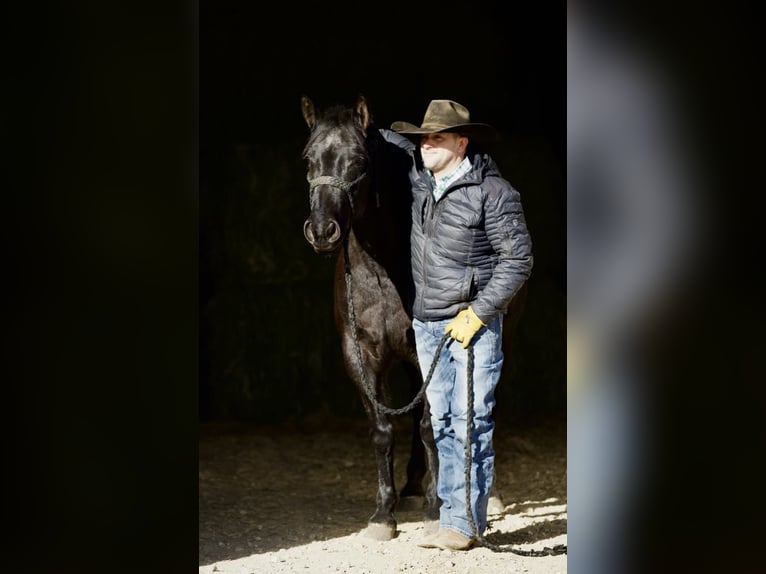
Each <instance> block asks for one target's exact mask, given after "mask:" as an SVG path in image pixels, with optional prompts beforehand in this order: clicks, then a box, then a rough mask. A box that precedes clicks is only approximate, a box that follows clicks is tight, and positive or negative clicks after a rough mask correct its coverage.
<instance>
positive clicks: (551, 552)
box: [343, 237, 567, 557]
mask: <svg viewBox="0 0 766 574" xmlns="http://www.w3.org/2000/svg"><path fill="white" fill-rule="evenodd" d="M343 258H344V268H345V279H346V300H347V302H348V318H349V323H350V324H351V336H352V338H353V339H354V353H355V355H356V361H357V366H358V369H359V374H360V378H361V381H362V388H363V389H364V393H365V394H366V395H367V398H368V399H370V402H371V403H372V404H373V405H374V406H375V408H377V409H380V410H381V411H382V412H384V413H387V414H390V415H400V414H403V413H406V412H407V411H409V410H412V408H413V407H414V406H415V405H416V404H418V403H419V402H420V401H421V400H423V397H424V396H425V392H426V387H428V383H430V382H431V377H432V376H433V374H434V370H435V369H436V362H437V361H438V360H439V356H440V355H441V352H442V347H444V345H445V344H446V342H447V340H448V339H450V336H449V334H446V333H445V335H444V336H443V337H442V338H441V340H440V341H439V345H438V346H437V347H436V352H435V353H434V358H433V360H432V361H431V368H430V369H429V370H428V375H427V376H426V378H425V380H424V381H423V386H421V387H420V390H419V391H418V394H417V395H415V398H414V399H412V401H411V402H410V403H409V404H408V405H406V406H404V407H401V408H398V409H392V408H390V407H388V406H386V405H384V404H382V403H381V402H380V401H378V400H377V398H376V397H375V392H374V390H373V389H372V387H371V386H370V383H369V382H368V381H367V376H366V374H365V372H364V367H363V363H362V350H361V346H360V345H359V336H358V330H357V326H356V314H355V312H354V302H353V299H352V298H351V264H350V262H349V258H348V237H347V238H346V239H345V240H344V241H343ZM467 370H468V373H467V378H468V418H467V420H466V439H467V440H466V444H465V508H466V514H467V515H468V522H469V523H470V525H471V532H473V536H474V538H476V540H477V541H478V542H479V544H481V545H482V546H484V547H486V548H489V549H490V550H492V551H493V552H512V553H513V554H518V555H519V556H533V557H539V556H557V555H559V554H566V553H567V547H566V545H565V544H557V545H556V546H554V547H553V548H550V547H548V546H546V547H544V548H543V549H542V550H522V549H520V548H514V547H512V546H498V545H496V544H492V543H491V542H489V541H488V540H487V539H486V538H484V536H483V535H482V534H479V528H478V527H477V526H476V522H475V520H474V517H473V512H472V511H471V464H472V452H471V444H472V443H471V440H470V439H471V438H472V437H473V426H474V423H473V400H474V394H473V345H469V346H468V361H467Z"/></svg>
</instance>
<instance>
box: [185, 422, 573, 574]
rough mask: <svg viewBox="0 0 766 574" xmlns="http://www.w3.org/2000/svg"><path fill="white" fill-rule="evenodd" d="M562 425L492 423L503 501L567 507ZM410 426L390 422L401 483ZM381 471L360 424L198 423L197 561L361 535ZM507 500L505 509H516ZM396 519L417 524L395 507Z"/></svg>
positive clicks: (539, 533)
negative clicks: (495, 426)
mask: <svg viewBox="0 0 766 574" xmlns="http://www.w3.org/2000/svg"><path fill="white" fill-rule="evenodd" d="M565 430H566V427H565V422H564V421H545V422H543V423H539V424H538V423H536V424H532V425H529V424H528V423H526V424H525V425H524V426H523V427H520V428H515V427H511V428H508V429H505V430H503V429H501V428H498V429H497V431H496V435H495V447H496V452H497V456H496V482H497V486H498V489H499V490H500V493H501V495H502V497H503V502H504V503H505V504H506V505H510V506H514V507H516V505H517V504H522V503H525V502H527V503H528V501H541V500H549V499H556V500H557V502H556V504H557V505H558V504H566V434H565ZM409 432H410V430H409V426H408V424H407V421H405V420H401V421H400V422H399V423H398V424H397V426H396V437H397V446H396V453H395V469H396V471H395V473H396V478H397V480H398V483H397V487H401V486H402V485H403V483H404V469H405V466H406V456H407V451H406V447H407V445H408V444H409V438H408V437H409ZM376 485H377V474H376V470H375V463H374V458H373V453H372V448H371V446H370V443H369V438H368V433H367V426H366V421H363V420H361V421H360V420H340V419H330V418H323V419H321V420H320V419H314V420H305V421H303V422H301V423H288V424H285V425H281V426H258V425H249V424H231V423H201V425H200V437H199V564H200V565H205V564H211V563H213V562H218V561H221V560H235V559H238V558H240V557H243V556H248V555H252V554H261V553H265V552H274V551H276V550H279V549H282V548H289V547H292V546H297V545H303V544H308V543H309V542H313V541H317V540H328V539H331V538H336V537H343V536H348V535H350V534H353V533H356V532H359V531H360V530H362V529H364V528H365V527H366V525H367V520H368V518H369V517H370V515H371V514H372V513H373V512H374V510H375V497H376V488H377V486H376ZM517 511H518V509H517V510H510V509H509V506H506V512H517ZM397 519H398V520H399V521H400V522H402V523H403V522H409V521H417V520H420V513H419V512H417V511H415V512H413V511H407V512H398V513H397ZM563 532H566V520H550V521H546V522H543V523H540V524H535V525H533V526H530V527H525V528H522V529H520V530H517V531H514V532H510V533H507V532H503V533H501V532H492V531H488V532H487V540H489V541H490V542H493V543H495V544H509V543H512V544H519V543H524V544H527V543H533V542H535V541H537V540H543V539H546V538H550V537H553V536H556V535H558V534H561V533H563Z"/></svg>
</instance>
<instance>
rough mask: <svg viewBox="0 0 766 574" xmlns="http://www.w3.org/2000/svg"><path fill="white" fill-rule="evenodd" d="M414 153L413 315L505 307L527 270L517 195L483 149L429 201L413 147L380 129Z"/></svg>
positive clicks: (426, 317) (488, 316)
mask: <svg viewBox="0 0 766 574" xmlns="http://www.w3.org/2000/svg"><path fill="white" fill-rule="evenodd" d="M381 131H382V132H384V133H383V135H384V137H385V138H386V139H388V140H389V141H392V142H394V143H396V144H397V145H399V146H400V147H403V148H405V149H408V150H409V151H410V152H411V153H412V154H413V162H414V163H413V171H412V174H411V177H410V179H411V181H412V186H413V189H412V192H413V203H412V233H411V247H412V275H413V279H414V282H415V301H414V304H413V311H412V312H413V315H414V316H415V318H417V319H420V320H421V321H435V320H440V319H450V318H452V317H454V316H455V315H457V313H458V312H459V311H461V310H462V309H465V308H466V307H468V306H469V305H470V306H471V307H472V308H473V310H474V312H475V313H476V315H478V317H479V318H480V319H481V320H482V321H483V322H484V323H489V322H490V321H491V320H492V319H493V318H494V317H495V316H496V315H497V314H498V313H503V312H505V310H506V308H507V306H508V304H509V303H510V301H511V299H512V298H513V296H514V295H515V294H516V292H517V291H518V290H519V289H520V288H521V287H522V285H523V284H524V282H525V281H526V280H527V279H528V278H529V276H530V274H531V272H532V263H533V257H532V240H531V238H530V236H529V232H528V231H527V225H526V220H525V218H524V211H523V209H522V206H521V197H520V195H519V192H518V191H516V190H515V189H514V188H513V187H512V186H511V184H510V183H509V182H508V181H506V180H505V179H503V178H502V176H501V175H500V172H499V170H498V168H497V166H496V165H495V163H494V161H493V160H492V159H491V158H490V157H489V156H488V155H478V154H477V155H474V156H473V157H472V158H471V164H472V167H471V171H469V172H468V173H467V174H466V175H465V176H463V177H462V178H461V179H460V180H458V181H456V182H454V183H453V184H452V185H451V186H450V187H449V188H448V189H447V190H446V191H445V192H444V194H443V195H442V197H441V198H440V199H439V201H434V198H433V194H432V188H433V185H432V182H431V178H430V177H429V175H428V174H427V173H426V172H425V171H423V168H422V163H421V162H420V158H419V153H418V151H417V146H415V145H414V144H412V142H409V140H406V138H403V136H401V135H399V134H396V132H390V131H389V130H381Z"/></svg>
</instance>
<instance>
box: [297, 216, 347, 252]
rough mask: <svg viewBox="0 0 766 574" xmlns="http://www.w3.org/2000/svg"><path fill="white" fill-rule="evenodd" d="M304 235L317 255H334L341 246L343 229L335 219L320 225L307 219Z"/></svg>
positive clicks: (304, 225)
mask: <svg viewBox="0 0 766 574" xmlns="http://www.w3.org/2000/svg"><path fill="white" fill-rule="evenodd" d="M303 235H304V237H305V238H306V241H308V242H309V243H310V244H311V246H312V247H313V248H314V251H316V252H317V253H332V252H333V251H337V250H338V248H339V247H340V245H341V235H342V234H341V228H340V225H339V224H338V222H337V221H335V220H334V219H330V220H329V221H327V222H323V223H321V224H319V225H316V224H315V223H314V222H313V221H312V220H311V218H309V219H307V220H306V222H305V223H304V224H303Z"/></svg>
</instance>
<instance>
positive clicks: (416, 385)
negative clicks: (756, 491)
mask: <svg viewBox="0 0 766 574" xmlns="http://www.w3.org/2000/svg"><path fill="white" fill-rule="evenodd" d="M402 366H403V367H404V371H405V373H406V374H407V377H408V378H409V380H410V386H411V393H412V396H414V395H415V393H417V392H418V391H419V390H420V387H421V386H422V384H423V379H422V377H421V376H420V369H419V368H418V366H417V365H412V364H410V363H403V365H402ZM410 413H411V416H412V433H411V437H410V438H411V443H410V457H409V460H408V461H407V482H406V483H405V484H404V488H402V490H401V492H400V493H399V506H398V507H397V508H398V509H399V510H419V509H421V508H423V501H424V496H425V490H424V489H423V479H424V478H425V476H426V471H427V470H428V468H427V466H426V454H425V445H424V443H423V439H422V438H421V430H420V424H421V420H422V418H423V403H422V402H420V403H418V405H417V406H415V407H414V408H413V409H412V411H410Z"/></svg>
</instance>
